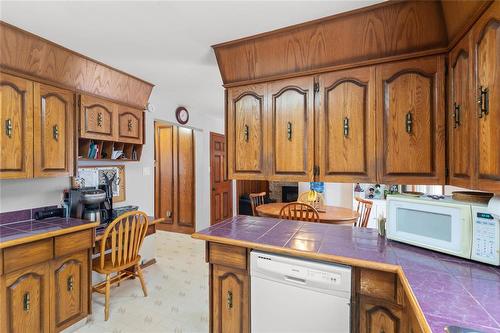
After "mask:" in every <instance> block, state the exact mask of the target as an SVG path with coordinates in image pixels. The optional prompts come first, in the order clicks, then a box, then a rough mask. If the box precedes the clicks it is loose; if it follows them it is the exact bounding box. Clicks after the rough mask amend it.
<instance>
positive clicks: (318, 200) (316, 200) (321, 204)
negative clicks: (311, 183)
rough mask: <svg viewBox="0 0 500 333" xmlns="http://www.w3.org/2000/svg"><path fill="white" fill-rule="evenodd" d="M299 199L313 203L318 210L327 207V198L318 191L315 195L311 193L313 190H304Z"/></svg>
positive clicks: (299, 200)
mask: <svg viewBox="0 0 500 333" xmlns="http://www.w3.org/2000/svg"><path fill="white" fill-rule="evenodd" d="M297 201H298V202H303V203H306V204H308V205H311V206H313V207H314V208H316V209H317V210H323V209H324V208H325V198H324V197H323V195H322V194H321V193H318V192H316V193H315V194H313V195H311V191H305V192H302V193H301V194H300V195H299V198H298V199H297Z"/></svg>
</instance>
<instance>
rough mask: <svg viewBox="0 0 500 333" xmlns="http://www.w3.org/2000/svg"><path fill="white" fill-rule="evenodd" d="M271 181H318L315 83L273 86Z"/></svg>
mask: <svg viewBox="0 0 500 333" xmlns="http://www.w3.org/2000/svg"><path fill="white" fill-rule="evenodd" d="M268 89H269V90H268V99H269V101H268V104H269V110H270V115H269V117H270V121H268V129H267V131H268V133H269V136H270V137H271V140H272V141H271V142H272V143H271V145H270V147H271V152H270V160H271V175H270V177H268V178H269V179H270V180H291V179H293V180H294V181H312V180H313V178H314V175H313V167H314V79H313V77H312V76H310V77H301V78H295V79H289V80H284V81H276V82H271V83H269V86H268Z"/></svg>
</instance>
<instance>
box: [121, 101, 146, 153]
mask: <svg viewBox="0 0 500 333" xmlns="http://www.w3.org/2000/svg"><path fill="white" fill-rule="evenodd" d="M142 129H143V112H142V111H141V110H136V109H132V108H129V107H126V106H119V107H118V141H120V142H130V143H138V144H142V138H143V133H142Z"/></svg>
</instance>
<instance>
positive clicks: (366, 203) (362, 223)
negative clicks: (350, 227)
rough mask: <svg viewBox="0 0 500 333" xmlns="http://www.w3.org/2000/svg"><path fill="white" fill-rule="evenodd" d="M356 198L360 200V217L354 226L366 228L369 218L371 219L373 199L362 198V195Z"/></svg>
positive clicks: (358, 208) (358, 209) (358, 210)
mask: <svg viewBox="0 0 500 333" xmlns="http://www.w3.org/2000/svg"><path fill="white" fill-rule="evenodd" d="M354 199H355V200H356V201H357V202H358V207H357V208H356V211H357V212H358V214H359V217H358V219H357V220H356V222H355V223H354V226H355V227H362V228H366V227H367V226H368V220H369V219H370V212H371V210H372V206H373V201H370V200H365V199H361V198H360V197H355V198H354Z"/></svg>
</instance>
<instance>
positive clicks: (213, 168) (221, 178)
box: [210, 133, 233, 225]
mask: <svg viewBox="0 0 500 333" xmlns="http://www.w3.org/2000/svg"><path fill="white" fill-rule="evenodd" d="M226 166H227V155H226V140H225V137H224V135H222V134H218V133H210V188H211V194H210V224H211V225H212V224H215V223H217V222H220V221H222V220H224V219H227V218H229V217H231V216H233V186H232V181H231V180H230V179H229V178H228V173H227V168H226Z"/></svg>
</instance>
